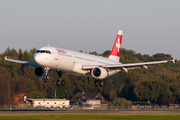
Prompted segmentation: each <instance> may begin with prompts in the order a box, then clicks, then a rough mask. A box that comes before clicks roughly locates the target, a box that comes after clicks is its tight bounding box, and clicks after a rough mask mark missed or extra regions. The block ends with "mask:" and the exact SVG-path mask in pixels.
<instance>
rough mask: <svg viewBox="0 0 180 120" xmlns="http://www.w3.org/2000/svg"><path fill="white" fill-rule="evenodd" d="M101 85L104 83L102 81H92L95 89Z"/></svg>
mask: <svg viewBox="0 0 180 120" xmlns="http://www.w3.org/2000/svg"><path fill="white" fill-rule="evenodd" d="M103 84H104V82H103V81H102V80H95V81H94V85H95V87H98V86H100V87H103Z"/></svg>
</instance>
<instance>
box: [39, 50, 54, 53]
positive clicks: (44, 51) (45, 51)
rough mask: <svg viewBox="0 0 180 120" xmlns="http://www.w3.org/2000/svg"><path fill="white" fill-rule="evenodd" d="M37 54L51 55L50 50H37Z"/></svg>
mask: <svg viewBox="0 0 180 120" xmlns="http://www.w3.org/2000/svg"><path fill="white" fill-rule="evenodd" d="M36 53H47V54H51V52H50V51H49V50H37V51H36Z"/></svg>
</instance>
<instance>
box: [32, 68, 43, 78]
mask: <svg viewBox="0 0 180 120" xmlns="http://www.w3.org/2000/svg"><path fill="white" fill-rule="evenodd" d="M34 74H35V75H36V77H43V76H44V74H45V71H44V68H43V67H39V66H38V67H36V68H35V69H34Z"/></svg>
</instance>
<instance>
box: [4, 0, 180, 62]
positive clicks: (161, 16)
mask: <svg viewBox="0 0 180 120" xmlns="http://www.w3.org/2000/svg"><path fill="white" fill-rule="evenodd" d="M179 5H180V1H179V0H16V1H14V0H0V40H1V44H0V53H3V52H4V51H5V49H6V48H7V47H10V48H15V49H16V50H19V48H22V50H25V49H27V50H28V51H29V50H30V49H32V48H33V47H35V48H39V47H41V46H44V45H48V44H50V45H51V46H56V47H62V48H66V49H72V50H76V51H79V50H82V51H84V52H92V51H97V52H98V53H102V52H104V51H105V50H111V49H112V46H113V43H114V40H115V38H116V35H117V33H118V30H123V31H124V35H123V41H122V47H123V48H126V49H132V50H134V51H135V52H136V53H141V54H149V55H153V54H156V53H165V54H171V55H172V56H173V57H174V58H176V59H178V60H179V59H180V55H179V51H180V47H179V45H180V37H179V36H180V35H179V31H180V7H179Z"/></svg>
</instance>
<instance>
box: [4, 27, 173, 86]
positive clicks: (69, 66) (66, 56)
mask: <svg viewBox="0 0 180 120" xmlns="http://www.w3.org/2000/svg"><path fill="white" fill-rule="evenodd" d="M122 36H123V31H122V30H119V32H118V34H117V37H116V39H115V42H114V45H113V48H112V51H111V53H110V56H109V57H108V58H105V57H101V56H95V55H91V54H86V53H82V52H77V51H73V50H68V49H63V48H58V47H53V46H49V45H48V46H43V47H40V48H39V49H37V51H36V53H35V54H34V61H35V62H29V61H22V60H15V59H9V58H7V56H6V57H5V60H6V61H11V62H16V63H22V64H26V65H33V66H36V68H35V69H34V74H35V76H37V77H40V78H44V79H49V72H50V71H51V70H55V71H57V73H58V75H59V77H60V79H59V80H57V86H60V85H62V86H64V85H65V80H62V74H63V73H66V74H72V75H76V76H81V75H83V76H90V77H93V78H94V79H95V81H94V84H95V86H96V87H98V86H100V87H103V79H105V78H107V77H109V76H112V75H114V74H116V73H118V72H120V71H122V70H123V71H125V72H128V70H129V69H135V68H140V67H144V68H146V69H148V66H149V65H153V64H159V63H167V62H169V61H172V62H173V63H174V60H175V59H173V60H164V61H153V62H141V63H127V64H122V63H120V62H119V60H120V53H121V45H122Z"/></svg>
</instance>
